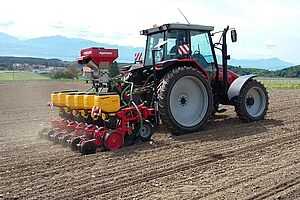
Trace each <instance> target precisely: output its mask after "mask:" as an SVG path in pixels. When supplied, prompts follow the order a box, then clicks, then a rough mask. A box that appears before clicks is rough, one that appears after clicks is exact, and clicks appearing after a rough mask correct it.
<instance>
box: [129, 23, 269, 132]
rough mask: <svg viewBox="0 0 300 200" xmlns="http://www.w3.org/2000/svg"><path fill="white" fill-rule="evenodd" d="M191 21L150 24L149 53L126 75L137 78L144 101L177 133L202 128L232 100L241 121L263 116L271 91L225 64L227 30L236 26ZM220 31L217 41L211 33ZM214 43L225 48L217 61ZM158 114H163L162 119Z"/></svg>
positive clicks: (217, 46) (232, 35)
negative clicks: (216, 27)
mask: <svg viewBox="0 0 300 200" xmlns="http://www.w3.org/2000/svg"><path fill="white" fill-rule="evenodd" d="M213 30H214V27H212V26H202V25H192V24H178V23H173V24H164V25H162V26H158V27H154V28H151V29H147V30H142V31H141V35H145V36H147V42H146V50H145V58H144V63H143V65H140V67H136V65H134V66H133V67H131V68H130V67H127V68H126V69H127V71H126V72H127V75H125V80H127V81H130V82H133V83H134V85H135V88H137V89H136V91H139V95H138V96H139V97H138V98H136V99H137V100H138V101H140V102H148V106H150V107H154V108H156V111H157V115H156V119H155V122H156V123H157V122H159V121H161V122H162V123H163V124H164V125H165V126H166V127H167V128H168V129H169V130H170V131H171V132H172V134H174V135H179V134H185V133H190V132H194V131H198V130H199V129H201V128H202V127H203V126H204V125H205V124H206V122H207V120H208V118H209V116H210V115H211V114H212V112H222V111H224V109H222V110H219V105H220V104H224V105H232V106H234V107H235V111H236V113H237V115H238V117H239V118H240V119H241V120H242V121H243V122H252V121H256V120H261V119H263V118H264V117H265V115H266V112H267V110H268V103H269V102H268V100H269V99H268V93H267V91H266V88H265V87H264V86H263V85H262V84H261V83H260V82H258V81H257V80H255V79H253V78H254V77H255V75H247V76H238V75H237V74H235V73H233V72H232V71H229V70H228V69H227V60H229V59H230V56H229V55H228V54H227V40H226V39H227V38H226V36H227V32H228V31H230V32H231V40H232V42H236V40H237V34H236V31H235V29H229V27H226V28H225V29H224V30H223V31H220V32H215V33H214V32H212V31H213ZM215 34H221V36H220V39H219V42H217V43H213V40H212V37H213V36H215ZM215 49H218V50H220V51H221V52H222V66H219V65H218V62H217V56H216V53H215ZM159 119H160V120H159Z"/></svg>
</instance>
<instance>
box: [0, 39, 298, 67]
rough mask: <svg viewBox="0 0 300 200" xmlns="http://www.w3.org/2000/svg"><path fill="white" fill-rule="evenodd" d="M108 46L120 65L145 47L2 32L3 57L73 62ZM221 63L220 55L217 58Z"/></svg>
mask: <svg viewBox="0 0 300 200" xmlns="http://www.w3.org/2000/svg"><path fill="white" fill-rule="evenodd" d="M88 47H105V48H116V49H118V50H119V58H118V61H119V62H133V60H134V54H135V53H137V52H144V48H142V47H132V46H119V45H111V44H108V43H99V42H95V41H91V40H85V39H80V38H67V37H63V36H59V35H58V36H50V37H40V38H34V39H28V40H20V39H18V38H16V37H13V36H11V35H8V34H4V33H0V56H24V57H39V58H40V57H43V58H58V59H61V60H64V61H74V60H75V59H76V58H77V57H78V56H79V52H80V50H81V49H83V48H88ZM218 60H219V61H220V60H221V59H220V56H218ZM229 64H230V65H233V66H241V67H242V68H246V67H247V68H260V69H268V70H277V69H283V68H286V67H290V66H292V65H293V64H291V63H288V62H285V61H282V60H280V59H278V58H268V59H253V60H250V59H231V60H230V61H229Z"/></svg>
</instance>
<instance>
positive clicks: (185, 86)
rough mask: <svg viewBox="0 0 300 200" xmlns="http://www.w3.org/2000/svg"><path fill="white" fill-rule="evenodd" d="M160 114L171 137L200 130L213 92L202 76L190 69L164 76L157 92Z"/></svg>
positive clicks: (208, 112)
mask: <svg viewBox="0 0 300 200" xmlns="http://www.w3.org/2000/svg"><path fill="white" fill-rule="evenodd" d="M158 99H159V113H160V116H161V120H162V122H163V124H164V125H165V126H166V127H167V128H168V129H169V130H170V131H171V132H172V134H173V135H182V134H186V133H191V132H195V131H198V130H200V129H201V128H203V126H204V125H205V124H206V122H207V120H208V118H209V116H210V112H211V109H212V104H213V98H212V90H211V87H210V85H209V82H208V80H207V79H206V78H205V77H204V76H203V74H202V73H201V72H200V71H198V70H196V69H194V68H192V67H178V68H175V69H173V70H172V71H170V72H169V73H167V74H166V75H165V76H164V78H163V79H162V80H161V83H160V84H159V88H158Z"/></svg>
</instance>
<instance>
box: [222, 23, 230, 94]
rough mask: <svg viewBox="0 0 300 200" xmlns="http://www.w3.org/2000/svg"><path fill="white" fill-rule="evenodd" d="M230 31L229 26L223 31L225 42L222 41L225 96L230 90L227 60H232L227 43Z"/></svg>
mask: <svg viewBox="0 0 300 200" xmlns="http://www.w3.org/2000/svg"><path fill="white" fill-rule="evenodd" d="M228 30H229V26H227V27H226V28H225V29H224V30H223V38H222V39H223V41H222V67H223V88H224V94H227V90H228V83H227V73H228V72H227V66H228V64H227V60H229V59H230V56H229V55H227V41H226V35H227V32H228Z"/></svg>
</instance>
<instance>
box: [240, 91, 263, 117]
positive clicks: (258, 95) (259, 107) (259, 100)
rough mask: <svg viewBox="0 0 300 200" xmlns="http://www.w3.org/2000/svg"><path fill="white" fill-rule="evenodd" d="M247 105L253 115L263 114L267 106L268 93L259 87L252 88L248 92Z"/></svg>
mask: <svg viewBox="0 0 300 200" xmlns="http://www.w3.org/2000/svg"><path fill="white" fill-rule="evenodd" d="M249 99H250V101H249ZM252 99H253V100H252ZM249 102H251V103H249ZM245 106H246V110H247V113H248V114H249V115H250V116H252V117H259V116H260V115H261V114H263V112H264V110H265V108H266V95H265V93H264V91H263V90H262V89H261V88H259V87H252V88H250V89H249V91H248V92H247V94H246V99H245Z"/></svg>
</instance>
